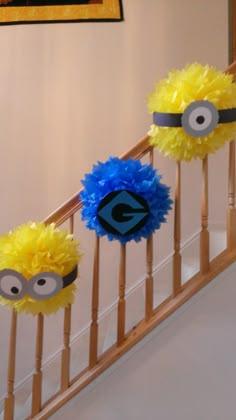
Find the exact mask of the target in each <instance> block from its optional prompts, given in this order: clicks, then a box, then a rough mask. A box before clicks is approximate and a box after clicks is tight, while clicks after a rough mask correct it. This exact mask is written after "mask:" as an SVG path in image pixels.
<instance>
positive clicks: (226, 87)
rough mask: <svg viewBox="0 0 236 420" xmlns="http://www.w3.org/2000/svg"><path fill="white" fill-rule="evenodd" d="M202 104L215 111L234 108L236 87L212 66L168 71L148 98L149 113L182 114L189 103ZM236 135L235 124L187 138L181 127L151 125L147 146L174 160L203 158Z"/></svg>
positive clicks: (192, 65) (195, 65)
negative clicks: (209, 104)
mask: <svg viewBox="0 0 236 420" xmlns="http://www.w3.org/2000/svg"><path fill="white" fill-rule="evenodd" d="M196 101H200V102H199V103H201V101H206V103H209V102H210V103H211V104H212V105H213V106H214V107H215V108H216V109H217V110H230V109H232V108H235V107H236V86H235V84H234V83H233V76H232V75H229V74H225V73H223V72H221V71H219V70H217V69H215V68H214V67H209V66H208V65H206V66H202V65H201V64H199V63H194V64H190V65H187V66H186V67H185V68H184V69H183V70H175V71H171V72H170V73H169V75H168V78H166V79H163V80H161V81H160V82H159V83H158V84H157V85H156V87H155V90H154V92H153V93H152V94H150V95H149V98H148V109H149V111H150V112H151V113H167V114H175V113H176V114H183V113H184V112H185V111H186V108H187V107H188V106H189V105H190V104H192V103H193V102H196ZM235 133H236V122H227V123H220V121H219V123H218V124H217V125H216V126H215V128H214V129H213V130H212V131H211V132H210V133H208V134H207V135H203V136H202V137H201V136H200V131H199V136H195V137H193V136H191V135H190V134H189V133H187V132H186V131H185V130H184V128H183V127H182V126H178V127H170V126H158V125H155V124H153V125H151V128H150V131H149V133H148V134H149V135H150V144H151V145H153V146H156V147H158V149H159V150H160V151H161V152H162V153H164V154H165V155H167V156H170V157H172V158H175V159H177V160H186V161H190V160H191V159H193V158H200V159H203V158H204V157H205V156H206V155H207V154H208V153H212V152H215V151H216V150H217V149H219V148H220V147H222V146H223V145H224V143H225V142H226V141H230V140H232V138H233V137H234V136H235Z"/></svg>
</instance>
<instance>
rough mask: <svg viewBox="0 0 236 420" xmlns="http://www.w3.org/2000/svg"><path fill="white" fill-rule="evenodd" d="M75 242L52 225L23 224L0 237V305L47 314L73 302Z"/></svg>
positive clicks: (77, 256)
mask: <svg viewBox="0 0 236 420" xmlns="http://www.w3.org/2000/svg"><path fill="white" fill-rule="evenodd" d="M77 248H78V242H76V241H74V240H72V235H71V234H68V233H67V232H64V231H60V230H59V229H57V228H56V227H55V225H54V224H50V225H45V224H44V223H39V222H36V223H33V222H30V223H26V224H23V225H21V226H18V227H17V228H15V229H14V230H13V231H10V232H9V233H8V234H6V235H3V236H1V237H0V304H1V305H8V306H10V307H12V308H15V309H16V311H17V312H26V313H31V314H33V315H36V314H38V313H42V314H44V315H49V314H51V313H53V312H56V311H58V309H60V308H64V307H66V306H68V305H69V304H71V303H73V302H74V294H75V291H76V286H75V284H74V281H75V280H76V278H77V276H78V270H77V264H78V262H79V261H80V258H81V256H80V254H79V253H78V250H77Z"/></svg>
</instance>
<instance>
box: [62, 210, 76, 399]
mask: <svg viewBox="0 0 236 420" xmlns="http://www.w3.org/2000/svg"><path fill="white" fill-rule="evenodd" d="M69 232H70V233H71V234H73V232H74V215H73V214H72V216H70V219H69ZM63 331H64V333H63V350H62V355H61V356H62V357H61V391H65V390H66V389H67V388H68V387H69V384H70V353H71V352H70V333H71V305H67V306H66V307H65V309H64V330H63Z"/></svg>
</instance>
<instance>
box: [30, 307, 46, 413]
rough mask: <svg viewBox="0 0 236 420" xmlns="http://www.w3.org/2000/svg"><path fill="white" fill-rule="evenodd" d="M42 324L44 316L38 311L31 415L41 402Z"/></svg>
mask: <svg viewBox="0 0 236 420" xmlns="http://www.w3.org/2000/svg"><path fill="white" fill-rule="evenodd" d="M43 326H44V316H43V315H42V314H41V313H40V314H38V319H37V335H36V351H35V373H34V375H33V387H32V410H31V414H32V416H35V415H36V414H38V413H39V412H40V410H41V404H42V357H43Z"/></svg>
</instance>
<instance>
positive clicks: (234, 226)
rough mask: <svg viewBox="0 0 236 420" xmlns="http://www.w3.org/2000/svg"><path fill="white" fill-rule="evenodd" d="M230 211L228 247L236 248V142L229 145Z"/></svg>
mask: <svg viewBox="0 0 236 420" xmlns="http://www.w3.org/2000/svg"><path fill="white" fill-rule="evenodd" d="M228 195H229V198H228V202H229V205H228V210H227V247H228V249H229V250H230V249H233V248H235V247H236V208H235V141H234V140H233V141H231V142H230V144H229V179H228Z"/></svg>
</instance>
